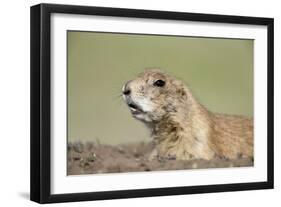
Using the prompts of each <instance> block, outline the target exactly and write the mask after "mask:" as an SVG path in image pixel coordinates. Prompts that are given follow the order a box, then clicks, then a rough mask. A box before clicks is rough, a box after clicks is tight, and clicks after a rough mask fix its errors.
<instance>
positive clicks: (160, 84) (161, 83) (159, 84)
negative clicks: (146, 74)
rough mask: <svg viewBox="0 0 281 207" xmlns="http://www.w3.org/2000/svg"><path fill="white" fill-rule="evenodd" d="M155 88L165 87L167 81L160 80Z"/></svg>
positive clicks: (156, 82)
mask: <svg viewBox="0 0 281 207" xmlns="http://www.w3.org/2000/svg"><path fill="white" fill-rule="evenodd" d="M153 85H154V86H157V87H163V86H164V85H165V81H163V80H161V79H159V80H157V81H155V82H154V83H153Z"/></svg>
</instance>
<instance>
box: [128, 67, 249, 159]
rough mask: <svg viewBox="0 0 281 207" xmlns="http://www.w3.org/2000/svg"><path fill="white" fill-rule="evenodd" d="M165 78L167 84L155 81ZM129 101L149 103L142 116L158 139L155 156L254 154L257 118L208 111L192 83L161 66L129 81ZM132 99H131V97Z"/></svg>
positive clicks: (184, 156)
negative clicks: (158, 85) (187, 84)
mask: <svg viewBox="0 0 281 207" xmlns="http://www.w3.org/2000/svg"><path fill="white" fill-rule="evenodd" d="M157 79H161V80H164V81H165V82H166V85H165V86H164V87H155V86H153V82H154V81H156V80H157ZM126 87H127V88H129V89H130V90H131V94H130V95H128V97H127V96H126V97H125V100H126V101H127V103H128V102H130V101H132V102H134V101H135V102H136V103H140V104H139V105H141V106H142V105H143V106H147V105H148V106H147V108H148V110H147V111H145V112H143V114H142V115H141V118H140V120H141V121H143V122H144V123H145V124H146V126H147V127H148V128H149V129H150V131H151V136H152V137H153V141H154V142H155V150H154V152H153V154H152V157H155V156H160V157H168V158H176V159H182V160H188V159H206V160H209V159H212V158H214V157H215V156H218V157H222V158H228V159H234V158H237V157H253V120H252V119H251V118H247V117H244V116H237V115H225V114H217V113H212V112H210V111H208V110H207V109H206V108H205V107H204V106H202V105H201V104H200V103H199V102H198V101H197V100H196V99H195V97H194V96H193V94H192V92H191V91H190V89H189V87H187V86H186V85H185V84H184V83H183V82H182V81H181V80H178V79H176V78H174V77H172V76H170V75H168V74H166V73H163V72H162V71H160V70H155V69H154V70H146V71H145V72H143V73H142V74H140V75H139V76H137V77H136V78H135V79H133V80H131V81H129V82H128V83H127V85H126ZM128 100H129V101H128Z"/></svg>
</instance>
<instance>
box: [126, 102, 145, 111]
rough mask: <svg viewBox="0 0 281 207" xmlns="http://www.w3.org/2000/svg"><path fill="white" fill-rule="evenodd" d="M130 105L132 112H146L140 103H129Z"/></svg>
mask: <svg viewBox="0 0 281 207" xmlns="http://www.w3.org/2000/svg"><path fill="white" fill-rule="evenodd" d="M128 106H129V108H130V110H131V112H132V114H140V113H144V112H143V110H142V109H141V108H140V107H139V106H138V105H136V104H135V103H128Z"/></svg>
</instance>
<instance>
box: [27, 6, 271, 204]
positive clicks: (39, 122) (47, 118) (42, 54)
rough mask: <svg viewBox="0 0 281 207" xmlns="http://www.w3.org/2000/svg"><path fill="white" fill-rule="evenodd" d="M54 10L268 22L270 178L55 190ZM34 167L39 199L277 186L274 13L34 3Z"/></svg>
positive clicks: (32, 194)
mask: <svg viewBox="0 0 281 207" xmlns="http://www.w3.org/2000/svg"><path fill="white" fill-rule="evenodd" d="M52 13H67V14H83V15H100V16H113V17H134V18H148V19H165V20H180V21H194V22H210V23H212V22H213V23H232V24H246V25H264V26H267V35H268V36H267V41H268V42H267V43H268V47H267V59H268V63H267V75H268V82H267V93H268V97H267V104H268V108H267V113H268V119H267V128H268V131H267V181H265V182H249V183H237V184H218V185H203V186H186V187H167V188H153V189H136V190H121V191H105V192H85V193H74V194H51V192H50V189H51V186H50V185H51V183H50V181H51V179H50V178H51V177H50V176H51V175H50V174H51V173H50V170H51V162H50V149H51V143H50V136H51V134H50V130H51V114H50V112H51V110H50V107H51V104H50V103H51V90H50V89H51V85H50V80H51V70H50V67H51V65H50V58H51V56H50V52H51V50H50V32H51V25H50V24H51V23H50V15H51V14H52ZM30 24H31V37H30V42H31V59H30V62H31V140H30V141H31V151H30V160H31V169H30V172H31V173H30V199H31V200H32V201H35V202H39V203H54V202H70V201H88V200H102V199H118V198H133V197H146V196H166V195H179V194H195V193H211V192H225V191H241V190H255V189H271V188H273V186H274V184H273V183H274V182H273V177H274V166H273V165H274V151H273V149H274V148H273V120H274V118H273V116H274V114H273V113H274V112H273V110H274V105H273V96H274V89H273V85H274V83H273V80H274V78H273V75H274V74H273V61H274V60H273V38H274V32H273V28H274V20H273V19H272V18H260V17H245V16H228V15H214V14H195V13H182V12H168V11H152V10H135V9H121V8H104V7H89V6H72V5H56V4H39V5H35V6H32V7H31V22H30Z"/></svg>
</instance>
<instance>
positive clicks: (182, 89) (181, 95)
mask: <svg viewBox="0 0 281 207" xmlns="http://www.w3.org/2000/svg"><path fill="white" fill-rule="evenodd" d="M176 93H177V94H178V95H179V96H180V97H183V98H187V94H186V91H185V90H184V88H179V89H177V90H176Z"/></svg>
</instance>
